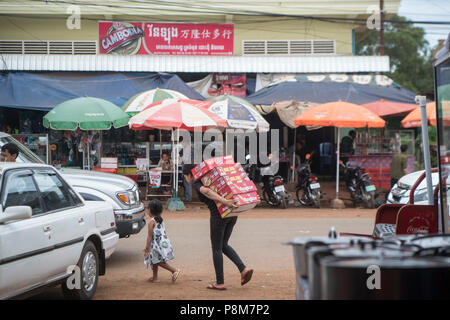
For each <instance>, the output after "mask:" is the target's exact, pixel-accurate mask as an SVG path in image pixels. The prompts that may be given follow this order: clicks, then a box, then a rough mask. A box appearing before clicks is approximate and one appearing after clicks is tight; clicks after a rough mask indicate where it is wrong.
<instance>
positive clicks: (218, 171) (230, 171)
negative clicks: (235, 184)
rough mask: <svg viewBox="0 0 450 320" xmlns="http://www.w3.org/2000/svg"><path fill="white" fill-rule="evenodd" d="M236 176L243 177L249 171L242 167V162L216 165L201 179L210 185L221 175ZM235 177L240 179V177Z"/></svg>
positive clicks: (206, 184) (204, 183)
mask: <svg viewBox="0 0 450 320" xmlns="http://www.w3.org/2000/svg"><path fill="white" fill-rule="evenodd" d="M234 176H241V177H242V179H244V178H245V177H247V173H246V172H245V170H244V169H243V168H242V166H241V164H240V163H235V164H232V165H224V166H221V167H216V168H214V169H212V170H210V171H209V172H208V173H207V174H205V175H204V176H203V177H202V179H201V180H202V183H203V185H204V186H207V187H209V186H210V185H211V184H212V183H213V182H214V181H216V180H217V179H219V178H220V177H234ZM233 179H235V180H239V179H238V178H233Z"/></svg>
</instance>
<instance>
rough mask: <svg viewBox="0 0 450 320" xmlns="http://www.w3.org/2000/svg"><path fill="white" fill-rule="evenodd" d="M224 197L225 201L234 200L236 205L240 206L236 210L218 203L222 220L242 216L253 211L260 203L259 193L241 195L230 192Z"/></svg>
mask: <svg viewBox="0 0 450 320" xmlns="http://www.w3.org/2000/svg"><path fill="white" fill-rule="evenodd" d="M222 197H224V198H225V199H234V200H235V201H236V205H237V206H238V208H236V209H230V208H229V207H227V206H225V205H223V204H221V203H218V202H216V205H217V209H218V210H219V213H220V216H221V217H222V218H230V217H235V216H238V215H241V214H243V213H245V212H246V211H248V210H250V209H253V208H254V207H255V206H256V205H257V204H258V203H259V202H260V199H259V196H258V193H256V192H249V193H240V194H234V193H232V192H229V193H227V194H225V195H224V196H222Z"/></svg>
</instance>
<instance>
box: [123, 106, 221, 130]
mask: <svg viewBox="0 0 450 320" xmlns="http://www.w3.org/2000/svg"><path fill="white" fill-rule="evenodd" d="M210 105H211V103H210V102H206V101H198V100H189V99H166V100H163V101H158V102H155V103H153V104H151V105H149V106H147V107H145V108H144V109H143V110H142V111H141V112H140V113H138V114H137V115H135V116H133V117H131V119H130V121H129V122H128V125H129V127H130V128H131V129H133V130H142V129H151V128H155V129H161V130H171V129H173V128H176V129H180V128H181V129H187V130H191V131H193V130H194V128H196V127H228V125H227V122H226V121H225V120H224V119H222V118H220V117H219V116H217V115H216V114H214V113H212V112H210V111H208V110H207V107H208V106H210Z"/></svg>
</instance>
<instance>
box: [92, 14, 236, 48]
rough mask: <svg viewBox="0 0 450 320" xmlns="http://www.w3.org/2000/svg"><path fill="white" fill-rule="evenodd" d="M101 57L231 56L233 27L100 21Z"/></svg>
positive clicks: (226, 25) (231, 25) (229, 25)
mask: <svg viewBox="0 0 450 320" xmlns="http://www.w3.org/2000/svg"><path fill="white" fill-rule="evenodd" d="M98 29H99V40H100V46H99V52H100V53H101V54H123V55H134V54H144V55H148V54H157V55H233V40H234V25H233V24H210V23H153V22H105V21H102V22H99V25H98Z"/></svg>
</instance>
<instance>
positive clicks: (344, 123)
mask: <svg viewBox="0 0 450 320" xmlns="http://www.w3.org/2000/svg"><path fill="white" fill-rule="evenodd" d="M294 123H295V124H296V125H300V126H301V125H303V126H332V127H339V128H361V127H371V128H381V127H384V124H385V121H384V120H383V119H381V118H380V117H379V116H377V115H376V114H375V113H373V112H372V111H370V110H368V109H366V108H364V107H362V106H359V105H356V104H353V103H348V102H344V101H336V102H329V103H324V104H320V105H317V106H314V107H311V108H310V109H309V110H307V111H305V112H304V113H303V114H302V115H300V116H299V117H297V118H296V119H295V121H294Z"/></svg>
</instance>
